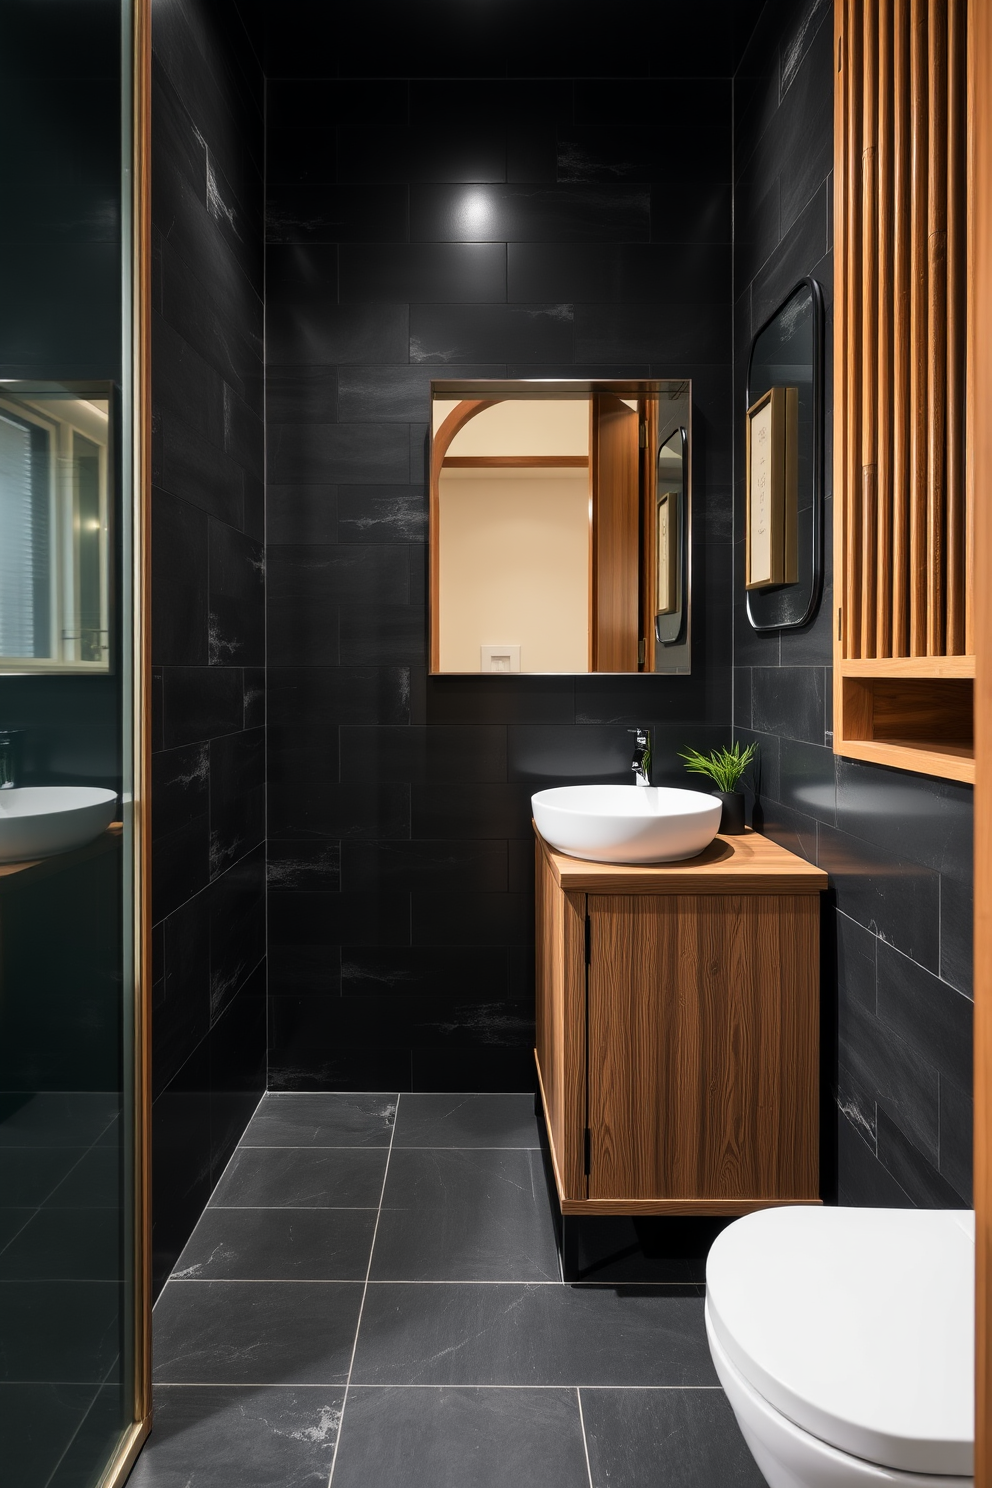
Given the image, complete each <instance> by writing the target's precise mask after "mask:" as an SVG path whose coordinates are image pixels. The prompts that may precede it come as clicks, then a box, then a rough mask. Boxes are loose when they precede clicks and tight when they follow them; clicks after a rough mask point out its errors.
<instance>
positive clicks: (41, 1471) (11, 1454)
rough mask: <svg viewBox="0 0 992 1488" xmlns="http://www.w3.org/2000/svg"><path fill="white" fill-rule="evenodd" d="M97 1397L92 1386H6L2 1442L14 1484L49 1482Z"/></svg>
mask: <svg viewBox="0 0 992 1488" xmlns="http://www.w3.org/2000/svg"><path fill="white" fill-rule="evenodd" d="M93 1394H94V1387H93V1386H92V1385H62V1384H0V1441H2V1442H3V1470H4V1476H5V1478H6V1479H7V1481H8V1482H9V1483H11V1484H18V1485H20V1484H24V1485H29V1484H30V1485H32V1488H34V1485H36V1484H42V1483H47V1482H48V1480H49V1476H50V1474H51V1472H52V1470H53V1468H54V1467H55V1465H56V1463H57V1462H58V1460H59V1458H60V1457H61V1455H62V1453H63V1452H64V1451H65V1449H66V1447H67V1446H68V1444H69V1442H70V1441H71V1440H72V1437H73V1435H74V1434H75V1432H76V1430H77V1429H78V1427H79V1425H80V1423H81V1421H82V1419H83V1417H84V1415H85V1413H86V1411H87V1410H88V1409H89V1407H90V1404H91V1402H92V1400H93ZM170 1488H171V1485H170Z"/></svg>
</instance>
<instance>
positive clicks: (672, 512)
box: [654, 491, 679, 615]
mask: <svg viewBox="0 0 992 1488" xmlns="http://www.w3.org/2000/svg"><path fill="white" fill-rule="evenodd" d="M655 535H656V542H655V551H656V553H657V557H658V572H657V576H656V579H655V600H654V610H655V614H656V615H670V614H672V612H673V611H674V609H675V607H676V605H677V604H678V587H679V585H678V559H679V513H678V492H677V491H662V492H659V493H658V514H657V529H656V534H655Z"/></svg>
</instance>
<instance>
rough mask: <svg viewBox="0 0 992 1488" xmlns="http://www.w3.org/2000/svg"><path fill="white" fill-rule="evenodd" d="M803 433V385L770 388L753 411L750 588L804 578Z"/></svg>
mask: <svg viewBox="0 0 992 1488" xmlns="http://www.w3.org/2000/svg"><path fill="white" fill-rule="evenodd" d="M798 432H799V390H798V388H794V387H772V388H769V389H768V391H767V392H766V393H764V394H763V395H762V396H761V397H760V398H758V399H757V401H756V402H754V403H752V404H751V407H750V408H749V409H748V411H747V452H746V468H747V532H746V542H745V552H746V563H747V575H746V580H745V584H746V587H747V588H748V589H771V588H773V587H775V586H778V585H782V584H794V583H796V581H797V579H798V577H799V550H798V531H797V527H798V520H797V519H798V512H797V507H798V490H799V459H798Z"/></svg>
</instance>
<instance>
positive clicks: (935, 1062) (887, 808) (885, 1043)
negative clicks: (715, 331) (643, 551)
mask: <svg viewBox="0 0 992 1488" xmlns="http://www.w3.org/2000/svg"><path fill="white" fill-rule="evenodd" d="M832 15H833V13H832V7H831V6H830V5H829V3H827V0H770V3H769V4H768V5H767V6H766V7H765V10H764V11H763V13H762V16H761V20H760V22H759V25H758V27H757V29H756V31H755V34H754V36H753V38H752V40H751V42H750V44H749V46H748V48H747V51H746V53H745V55H744V58H743V60H742V63H741V66H740V68H739V70H738V72H737V75H736V79H735V87H734V95H735V100H734V102H735V157H734V178H735V182H734V222H735V242H734V294H735V312H734V326H735V345H734V355H735V391H734V397H735V419H734V422H735V437H736V446H735V454H736V456H737V466H736V496H737V503H736V510H737V527H736V538H737V542H736V562H735V579H736V596H737V602H736V606H735V617H734V634H735V655H734V662H735V665H734V725H735V733H736V735H737V736H738V737H740V738H742V739H755V740H757V742H758V744H759V745H760V748H761V773H760V786H759V791H758V798H757V802H756V805H755V822H756V824H759V823H760V824H761V825H762V827H763V830H764V831H766V832H767V833H768V834H769V835H770V836H772V837H774V838H776V839H777V840H778V841H780V842H782V843H783V844H784V845H785V846H787V847H789V848H791V849H792V850H793V851H795V852H799V853H802V854H804V855H805V856H806V857H808V858H810V859H812V860H813V861H815V862H818V863H819V864H820V865H821V867H823V868H825V869H826V870H827V871H828V872H829V873H830V875H831V892H830V895H829V899H828V903H827V905H826V907H825V914H824V939H825V942H826V944H825V965H824V1001H825V1009H824V1011H825V1034H826V1038H825V1045H826V1049H825V1052H826V1075H827V1080H828V1083H829V1085H830V1089H829V1091H828V1092H827V1094H828V1101H829V1114H828V1120H827V1127H828V1139H827V1152H826V1153H825V1157H826V1159H827V1166H828V1169H835V1171H836V1182H837V1194H838V1197H839V1199H840V1201H841V1202H842V1203H856V1204H893V1205H899V1204H909V1203H913V1204H920V1205H924V1206H928V1205H942V1204H947V1205H949V1206H954V1205H957V1204H959V1203H960V1202H961V1201H962V1200H967V1199H968V1198H969V1197H970V1194H971V1124H972V1102H971V1012H972V1005H971V1000H970V999H971V902H972V858H971V852H972V843H971V827H972V815H971V791H970V789H969V788H968V787H966V786H960V785H956V784H953V783H951V782H947V781H940V780H934V779H929V778H926V777H923V776H919V775H910V774H905V773H902V772H899V771H893V770H886V769H881V768H878V767H875V766H872V765H863V764H857V763H855V762H853V761H850V760H843V759H838V758H835V756H834V755H833V752H832V749H831V744H832V735H831V727H832V717H831V662H832V642H831V616H832V614H833V600H832V571H831V549H830V535H831V529H832V515H831V512H832V508H831V503H830V501H829V499H828V503H827V520H826V535H827V569H826V582H825V586H824V596H823V603H822V605H821V607H820V611H819V614H818V616H817V617H816V618H815V619H814V620H813V621H812V622H811V623H810V624H809V625H808V626H807V627H805V628H804V629H803V630H794V631H785V632H782V633H781V634H780V635H779V634H774V635H759V634H757V633H755V632H754V631H752V630H751V629H750V627H749V625H748V623H747V619H746V616H745V613H744V605H743V598H744V589H743V568H744V560H743V541H742V538H743V526H742V521H741V513H742V511H743V489H742V486H743V437H744V436H743V411H744V407H745V375H746V370H747V354H748V349H749V344H750V339H751V337H752V335H753V334H754V333H755V332H756V331H757V330H758V329H759V327H760V326H761V325H762V323H763V322H764V321H765V320H766V319H767V318H768V316H769V315H770V314H771V313H772V312H773V311H774V310H775V309H776V307H777V306H778V305H779V304H780V303H781V302H782V300H784V299H785V297H786V296H787V295H788V293H789V291H790V290H791V289H792V287H793V285H794V284H795V283H796V282H797V280H798V279H800V278H801V277H802V276H804V275H807V274H812V275H813V276H814V278H816V279H817V280H818V281H819V282H820V284H821V285H822V287H823V291H824V297H825V300H826V305H827V328H828V335H827V358H828V360H827V366H828V367H829V365H830V362H829V357H830V349H829V348H830V328H831V324H832V301H833V264H832V254H831V247H832V242H831V230H832V212H831V206H832V189H833V178H832V175H831V168H832V157H833V105H832V98H833V61H832V58H833V26H832ZM826 394H827V411H826V420H827V435H828V442H827V461H826V490H827V495H828V498H829V496H830V494H831V478H832V472H831V451H830V444H829V431H830V419H831V383H830V377H829V375H828V376H827V379H826Z"/></svg>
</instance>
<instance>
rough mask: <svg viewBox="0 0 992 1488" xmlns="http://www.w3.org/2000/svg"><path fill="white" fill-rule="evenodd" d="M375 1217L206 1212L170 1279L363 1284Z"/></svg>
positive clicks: (330, 1212)
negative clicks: (352, 1282)
mask: <svg viewBox="0 0 992 1488" xmlns="http://www.w3.org/2000/svg"><path fill="white" fill-rule="evenodd" d="M376 1212H377V1211H376V1210H375V1209H207V1210H206V1211H205V1213H204V1214H203V1215H202V1217H201V1219H200V1222H199V1224H198V1225H197V1227H196V1229H195V1230H194V1231H193V1234H192V1235H191V1237H190V1241H189V1244H188V1245H187V1246H186V1249H185V1250H184V1251H183V1253H182V1255H181V1256H180V1257H179V1260H178V1261H177V1262H176V1269H175V1272H174V1273H173V1274H174V1276H175V1277H176V1279H177V1280H179V1281H222V1280H227V1281H364V1280H365V1276H366V1273H367V1272H368V1268H369V1256H370V1255H371V1254H372V1236H373V1233H374V1231H375V1219H376ZM5 1259H6V1257H0V1268H2V1266H3V1263H4V1260H5ZM0 1274H2V1270H0Z"/></svg>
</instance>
